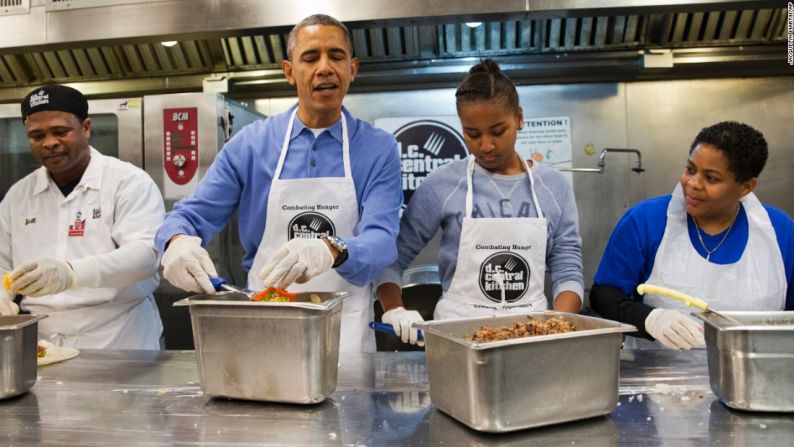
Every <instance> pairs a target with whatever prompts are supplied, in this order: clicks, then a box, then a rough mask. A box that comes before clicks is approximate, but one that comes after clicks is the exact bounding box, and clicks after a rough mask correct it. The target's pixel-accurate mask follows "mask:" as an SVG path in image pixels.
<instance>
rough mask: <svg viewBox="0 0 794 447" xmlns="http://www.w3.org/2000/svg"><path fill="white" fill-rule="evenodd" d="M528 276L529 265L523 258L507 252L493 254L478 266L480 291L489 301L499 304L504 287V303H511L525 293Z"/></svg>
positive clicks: (527, 285)
mask: <svg viewBox="0 0 794 447" xmlns="http://www.w3.org/2000/svg"><path fill="white" fill-rule="evenodd" d="M529 275H530V271H529V264H527V261H526V260H525V259H524V258H523V257H521V256H519V255H518V254H516V253H513V252H509V251H502V252H498V253H494V254H492V255H491V256H489V257H488V258H486V259H485V261H484V262H483V263H482V264H481V265H480V277H479V283H480V290H481V291H482V293H483V294H484V295H485V296H486V297H487V298H488V299H489V300H491V301H493V302H496V303H499V302H501V301H502V287H504V292H505V301H506V302H508V303H512V302H514V301H518V300H520V299H521V297H522V296H524V294H525V293H526V292H527V288H528V287H529ZM502 284H504V286H503V285H502Z"/></svg>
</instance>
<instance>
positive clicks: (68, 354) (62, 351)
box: [36, 340, 80, 366]
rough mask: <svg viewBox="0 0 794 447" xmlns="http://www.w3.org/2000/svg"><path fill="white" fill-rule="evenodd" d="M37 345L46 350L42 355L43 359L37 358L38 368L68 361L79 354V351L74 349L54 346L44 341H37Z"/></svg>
mask: <svg viewBox="0 0 794 447" xmlns="http://www.w3.org/2000/svg"><path fill="white" fill-rule="evenodd" d="M39 344H40V345H41V346H44V347H45V348H47V352H46V353H45V354H44V357H39V358H38V360H37V362H36V363H37V365H38V366H44V365H49V364H51V363H57V362H62V361H64V360H69V359H71V358H74V357H77V354H79V353H80V351H78V350H77V349H75V348H64V347H60V346H55V345H54V344H52V343H50V342H48V341H46V340H39Z"/></svg>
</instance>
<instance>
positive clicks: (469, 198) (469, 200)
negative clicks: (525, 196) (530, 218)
mask: <svg viewBox="0 0 794 447" xmlns="http://www.w3.org/2000/svg"><path fill="white" fill-rule="evenodd" d="M516 157H518V159H519V160H521V163H522V164H523V165H524V169H526V171H527V177H529V190H530V192H531V193H532V201H533V202H535V210H536V211H537V212H538V218H539V219H543V211H542V210H541V209H540V201H539V200H538V196H537V194H535V177H534V176H533V174H532V169H530V168H529V165H528V164H527V161H526V160H524V159H523V158H521V156H519V155H518V154H516ZM474 163H475V161H474V155H469V163H468V165H467V166H466V217H471V214H472V210H473V208H474V194H473V191H474V188H472V180H471V179H472V177H473V175H474Z"/></svg>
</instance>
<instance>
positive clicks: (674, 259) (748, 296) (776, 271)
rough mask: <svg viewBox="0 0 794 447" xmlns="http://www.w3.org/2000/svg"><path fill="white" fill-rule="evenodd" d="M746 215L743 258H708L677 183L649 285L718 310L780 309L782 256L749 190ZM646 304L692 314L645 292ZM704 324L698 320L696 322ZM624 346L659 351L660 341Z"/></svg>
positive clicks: (782, 303)
mask: <svg viewBox="0 0 794 447" xmlns="http://www.w3.org/2000/svg"><path fill="white" fill-rule="evenodd" d="M742 206H744V210H745V212H746V213H747V223H748V226H749V228H748V240H747V246H746V247H745V249H744V252H743V253H742V256H741V258H739V260H738V261H737V262H735V263H733V264H725V265H721V264H714V263H711V262H709V261H707V260H706V259H705V258H703V256H701V255H700V253H698V252H697V250H695V247H693V246H692V242H691V241H690V239H689V230H688V229H687V212H686V204H685V202H684V193H683V190H682V188H681V185H680V184H679V185H678V186H676V188H675V190H674V191H673V197H672V199H671V200H670V205H668V207H667V225H666V227H665V229H664V236H662V242H661V244H660V245H659V250H658V251H657V252H656V257H655V258H654V261H653V270H651V275H650V276H649V277H648V281H647V282H648V283H650V284H655V285H659V286H663V287H669V288H671V289H674V290H678V291H680V292H683V293H686V294H688V295H692V296H695V297H698V298H702V299H704V300H706V301H708V303H709V306H710V307H712V308H713V309H715V310H718V311H719V310H726V311H732V310H734V311H752V310H782V309H783V308H784V306H785V300H786V288H787V280H786V273H785V270H784V266H783V256H782V255H781V253H780V247H779V246H778V244H777V238H776V236H775V229H774V228H773V227H772V222H771V221H770V220H769V214H768V213H767V212H766V209H764V206H763V205H762V204H761V202H760V201H759V200H758V198H757V197H756V196H755V194H753V193H750V194H748V195H747V196H745V197H744V198H743V199H742ZM644 303H645V304H647V305H649V306H653V307H661V308H664V309H677V310H679V311H681V312H683V313H685V314H688V313H690V312H692V309H690V308H687V307H686V306H685V305H684V304H683V303H681V302H680V301H676V300H671V299H669V298H665V297H660V296H657V295H651V294H648V295H645V299H644ZM696 321H697V322H698V323H700V320H696ZM626 347H630V348H639V349H658V348H662V347H663V345H662V344H661V343H659V342H657V341H650V340H645V339H640V338H637V337H627V338H626Z"/></svg>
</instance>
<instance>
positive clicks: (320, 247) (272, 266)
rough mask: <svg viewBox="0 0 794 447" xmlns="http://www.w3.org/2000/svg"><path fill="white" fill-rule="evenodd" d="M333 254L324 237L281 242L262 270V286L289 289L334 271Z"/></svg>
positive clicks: (260, 273) (260, 272)
mask: <svg viewBox="0 0 794 447" xmlns="http://www.w3.org/2000/svg"><path fill="white" fill-rule="evenodd" d="M332 265H334V257H333V256H332V255H331V249H330V248H328V245H326V244H325V242H323V240H322V239H306V238H295V239H292V240H290V241H289V242H287V243H286V244H284V245H282V246H281V247H280V248H279V249H278V250H276V252H275V253H274V254H273V256H272V257H271V258H270V261H269V262H268V263H267V264H265V266H264V267H262V270H260V271H259V278H260V279H261V280H262V285H263V286H265V288H267V287H278V288H280V289H286V288H287V287H289V286H290V285H291V284H292V283H294V282H297V283H301V284H302V283H305V282H307V281H309V280H310V279H312V278H314V277H315V276H317V275H319V274H320V273H325V272H327V271H328V270H331V266H332Z"/></svg>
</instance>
